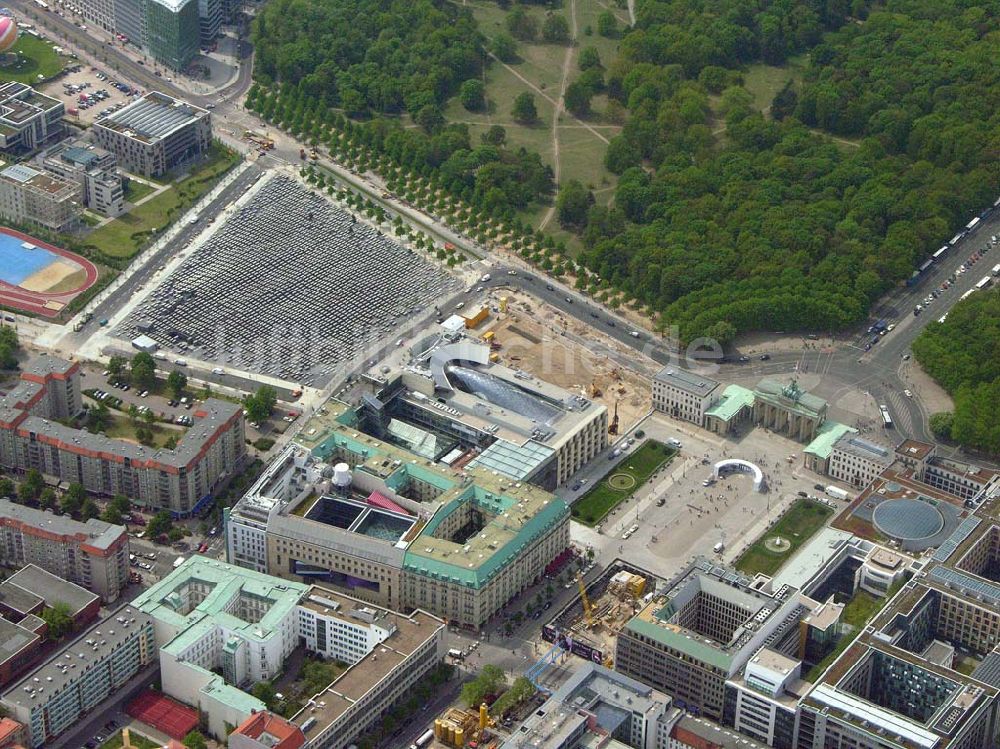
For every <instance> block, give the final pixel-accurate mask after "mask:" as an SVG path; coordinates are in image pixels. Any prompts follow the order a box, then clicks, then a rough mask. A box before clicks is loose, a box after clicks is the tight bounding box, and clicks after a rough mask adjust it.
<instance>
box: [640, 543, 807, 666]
mask: <svg viewBox="0 0 1000 749" xmlns="http://www.w3.org/2000/svg"><path fill="white" fill-rule="evenodd" d="M752 582H753V581H752V580H751V579H750V578H748V577H747V576H745V575H743V574H741V573H739V572H736V571H735V570H732V569H730V568H728V567H722V566H719V565H715V564H713V563H712V562H711V561H709V560H707V559H698V560H696V561H695V562H694V563H692V564H691V565H690V566H689V567H688V568H687V569H686V570H684V571H683V572H681V573H680V574H678V575H677V577H675V578H674V580H673V581H672V584H671V586H670V588H669V590H668V591H667V592H666V593H665V597H666V600H663V597H660V598H657V599H654V600H653V601H651V602H650V603H649V604H648V605H646V607H645V608H643V609H642V610H641V611H640V612H639V613H638V614H636V615H635V616H634V617H633V618H632V619H630V620H629V621H628V623H627V624H626V625H625V628H626V629H628V630H631V631H632V632H635V633H636V634H639V635H641V636H643V637H646V638H649V639H651V640H654V641H656V642H658V643H660V644H661V645H664V646H665V647H667V648H671V649H673V650H677V651H680V652H682V653H687V654H688V655H689V656H691V657H692V658H695V659H697V660H700V661H703V662H705V663H708V664H710V665H712V666H715V667H716V668H719V669H722V670H729V669H730V667H731V666H732V664H733V658H734V657H735V656H736V655H737V653H738V652H739V651H740V650H741V649H742V648H743V647H744V646H745V645H746V644H747V643H748V642H749V641H750V639H751V638H752V636H753V633H754V632H755V631H757V629H759V627H760V626H762V625H763V624H764V622H766V621H767V620H768V619H769V618H771V617H772V616H776V615H778V612H779V611H781V610H782V606H783V603H784V598H779V597H778V596H777V595H771V594H769V593H765V592H763V591H761V590H756V589H754V588H752V587H750V585H751V583H752ZM793 593H794V590H793V589H790V588H788V589H784V592H783V593H781V595H782V596H787V595H791V594H793ZM703 594H705V595H710V596H713V597H715V598H720V599H725V600H729V601H732V602H734V603H737V604H738V605H739V606H741V607H742V608H744V609H745V610H746V613H747V615H746V617H745V618H744V620H743V623H742V624H740V625H739V626H737V627H736V628H734V630H733V631H732V632H731V633H727V639H726V641H725V642H723V641H721V640H717V639H714V638H712V637H710V636H709V635H706V634H704V633H702V632H698V631H695V630H692V629H688V628H687V627H683V626H681V625H679V624H676V623H675V622H674V621H673V619H675V618H677V617H678V615H679V614H680V613H681V612H682V611H684V609H685V607H686V606H688V605H689V604H690V603H692V602H693V601H694V600H695V598H696V597H698V596H700V595H703ZM751 622H752V623H753V624H752V626H751Z"/></svg>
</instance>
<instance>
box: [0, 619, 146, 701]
mask: <svg viewBox="0 0 1000 749" xmlns="http://www.w3.org/2000/svg"><path fill="white" fill-rule="evenodd" d="M150 622H151V620H150V618H149V616H147V615H146V614H143V613H142V612H141V611H139V610H138V609H137V608H135V607H134V606H132V605H131V604H126V605H124V606H121V607H120V608H118V609H116V610H115V611H113V612H111V613H110V614H109V615H108V618H107V619H104V620H103V621H100V622H97V623H96V624H94V625H93V626H92V627H89V628H88V629H87V630H86V631H85V632H83V633H82V634H81V635H80V636H79V637H77V638H76V639H75V640H73V641H72V642H70V643H69V644H68V645H66V646H65V647H63V648H61V649H60V650H59V651H58V652H56V653H55V654H54V655H53V656H52V657H50V658H49V659H48V660H47V661H46V662H45V663H44V664H42V665H41V666H39V667H38V668H36V669H35V670H34V671H32V672H31V673H29V674H28V675H27V676H25V677H24V678H23V679H21V680H20V681H18V682H16V683H15V684H13V685H11V686H10V687H9V688H8V689H7V690H6V691H5V692H4V693H3V694H2V695H0V701H2V702H4V703H6V704H9V705H17V706H18V707H23V708H27V709H30V708H31V707H32V706H33V705H37V704H38V702H37V700H33V699H32V694H33V693H34V692H37V691H40V690H43V689H44V691H45V692H48V693H49V694H52V693H55V692H60V691H62V690H63V689H65V688H66V687H67V686H69V684H70V683H74V682H77V681H79V680H80V678H81V677H82V676H83V675H84V674H86V673H88V672H89V671H91V670H92V669H94V668H95V666H96V665H97V663H98V662H99V661H101V660H102V659H103V658H106V657H108V656H109V655H111V654H112V653H113V652H114V651H115V650H116V649H118V648H119V647H121V646H122V645H123V644H124V643H125V642H127V641H128V639H129V638H130V637H132V636H134V635H135V634H136V632H137V631H138V630H140V629H141V628H143V627H145V626H147V625H149V624H150Z"/></svg>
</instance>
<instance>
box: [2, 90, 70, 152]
mask: <svg viewBox="0 0 1000 749" xmlns="http://www.w3.org/2000/svg"><path fill="white" fill-rule="evenodd" d="M65 114H66V108H65V106H63V103H62V102H61V101H59V100H58V99H53V98H52V97H51V96H46V95H45V94H41V93H39V92H38V91H35V89H33V88H32V87H31V86H28V85H26V84H24V83H18V82H16V81H8V82H6V83H2V84H0V151H2V152H4V153H9V154H12V155H18V156H20V155H23V154H26V153H30V152H31V151H34V150H36V149H38V148H41V147H42V146H44V145H45V144H47V143H53V142H55V141H57V140H58V139H59V138H60V137H62V133H63V124H62V118H63V116H64V115H65Z"/></svg>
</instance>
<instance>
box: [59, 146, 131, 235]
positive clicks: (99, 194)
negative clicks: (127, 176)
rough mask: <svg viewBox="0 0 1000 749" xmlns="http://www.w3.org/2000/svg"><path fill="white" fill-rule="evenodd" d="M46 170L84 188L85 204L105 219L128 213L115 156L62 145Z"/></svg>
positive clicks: (93, 148)
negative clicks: (125, 211)
mask: <svg viewBox="0 0 1000 749" xmlns="http://www.w3.org/2000/svg"><path fill="white" fill-rule="evenodd" d="M42 164H43V166H44V167H45V169H46V170H47V171H49V172H51V173H53V174H57V175H59V176H60V177H62V178H63V179H66V180H69V181H73V182H76V183H77V184H79V185H80V186H81V187H82V188H83V202H84V205H86V206H87V207H88V208H90V209H91V210H92V211H94V212H95V213H99V214H100V215H102V216H106V217H109V218H114V217H115V216H119V215H121V213H123V212H124V210H125V190H124V188H123V186H122V179H121V177H120V176H119V174H118V170H117V166H118V165H117V161H116V159H115V156H114V154H112V153H111V152H109V151H105V150H104V149H103V148H98V147H96V146H93V145H90V144H86V143H83V142H79V143H74V144H65V145H63V144H60V145H59V146H56V147H55V148H54V149H52V150H51V151H49V153H48V155H47V156H46V157H45V160H44V161H43V162H42Z"/></svg>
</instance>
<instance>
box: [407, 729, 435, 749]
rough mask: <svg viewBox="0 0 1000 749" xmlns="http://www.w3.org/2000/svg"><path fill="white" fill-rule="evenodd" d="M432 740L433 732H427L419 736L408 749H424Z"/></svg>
mask: <svg viewBox="0 0 1000 749" xmlns="http://www.w3.org/2000/svg"><path fill="white" fill-rule="evenodd" d="M433 738H434V731H433V730H427V731H425V732H424V733H422V734H420V738H418V739H417V740H416V741H414V742H413V743H412V744H410V749H424V747H425V746H427V745H428V744H430V743H431V739H433Z"/></svg>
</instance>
